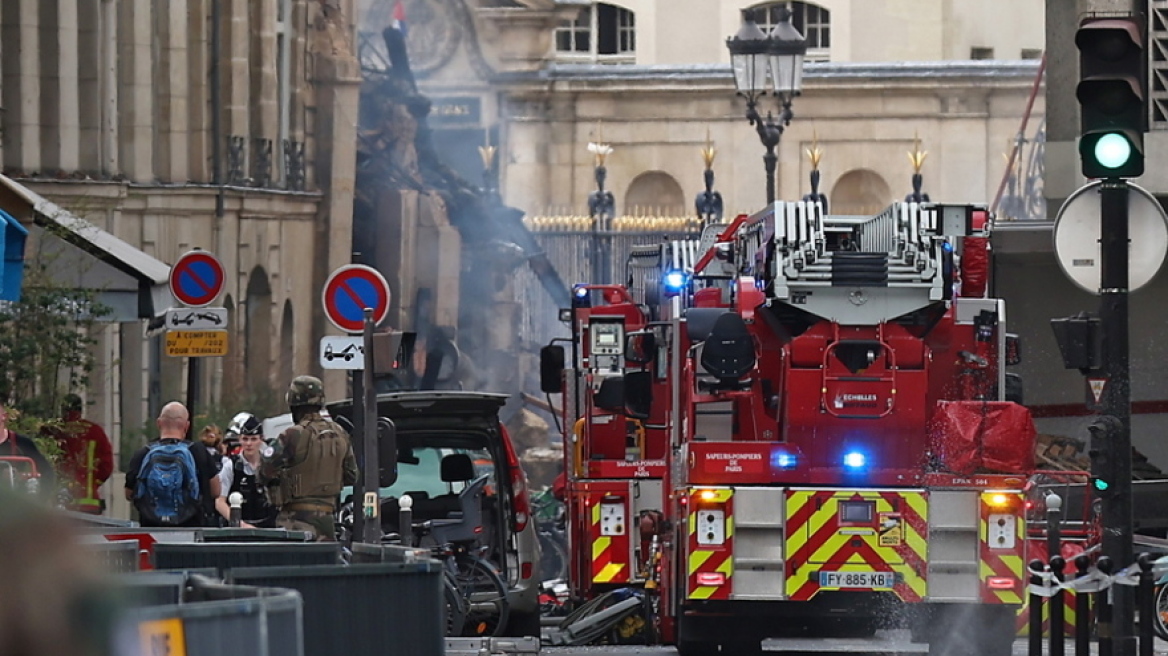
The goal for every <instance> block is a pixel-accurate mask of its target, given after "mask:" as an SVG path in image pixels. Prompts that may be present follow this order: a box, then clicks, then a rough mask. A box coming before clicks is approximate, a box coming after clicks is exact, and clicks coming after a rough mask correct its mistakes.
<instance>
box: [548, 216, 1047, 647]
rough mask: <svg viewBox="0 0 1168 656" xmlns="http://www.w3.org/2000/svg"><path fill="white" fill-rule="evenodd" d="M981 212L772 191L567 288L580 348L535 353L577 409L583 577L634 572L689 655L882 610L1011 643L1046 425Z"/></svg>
mask: <svg viewBox="0 0 1168 656" xmlns="http://www.w3.org/2000/svg"><path fill="white" fill-rule="evenodd" d="M990 227H991V221H990V217H989V215H988V213H987V211H986V209H985V208H984V207H980V206H973V205H942V204H931V203H897V204H895V205H893V206H891V207H889V208H888V209H887V210H885V211H884V212H882V213H880V214H878V215H876V216H833V215H828V214H826V213H824V211H823V209H822V206H821V205H820V204H818V203H813V202H793V203H775V204H773V205H772V206H770V207H768V208H766V209H765V210H763V211H762V212H759V213H757V214H755V215H753V216H745V215H744V216H739V217H738V218H737V219H735V220H734V221H733V222H732V223H730V224H728V225H720V226H710V227H709V228H707V230H706V232H705V234H704V235H703V237H702V239H701V240H700V241H697V242H681V241H679V242H667V243H664V244H661V245H654V246H651V247H645V248H643V249H641V250H639V251H637V252H634V254H633V257H631V258H630V265H629V272H630V284H629V285H626V286H614V285H581V286H578V287H577V288H576V290H575V300H574V307H573V308H572V310H571V312H570V315H571V316H570V317H565V318H570V320H571V324H572V327H573V340H572V346H571V351H572V353H571V358H570V360H569V359H568V358H567V356H565V355H563V351H562V350H560V351H559V353H560V354H561V356H560V358H559V359H560V360H561V362H556V360H557V357H555V351H554V349H552V348H550V347H549V348H548V349H545V358H544V362H543V374H545V375H544V387H545V389H546V390H548V391H552V390H553V388H555V390H556V391H562V392H563V393H564V394H563V397H562V398H563V404H564V407H563V410H564V414H565V416H568V417H573V418H575V421H574V423H573V422H567V425H566V427H565V432H566V435H565V440H564V444H565V450H566V453H565V466H566V473H567V483H566V488H565V498H566V503H567V505H568V517H569V541H570V552H571V554H570V557H571V573H570V578H571V588H572V593H573V596H574V597H575V598H576V599H579V600H585V599H590V598H593V597H595V596H596V595H597V594H599V593H602V592H604V591H607V590H610V589H612V588H614V587H621V586H630V585H643V586H644V587H645V588H646V589H647V592H648V593H650V594H651V595H652V596H653V599H654V603H653V604H652V608H653V610H654V612H653V615H654V617H652V620H653V625H654V628H655V629H656V630H657V631H658V632H659V636H660V638H661V640H662V641H664V642H668V643H675V644H676V645H677V647H678V651H679V652H680V653H681V654H682V656H691V655H700V654H714V653H733V654H751V653H757V652H759V651H760V649H761V647H760V642H761V641H762V640H764V639H766V638H768V637H773V636H781V635H788V634H791V633H793V632H805V631H823V632H826V633H828V634H830V635H841V634H843V633H849V634H857V633H859V634H870V633H872V632H874V631H875V630H876V629H877V628H879V627H889V628H893V627H906V628H910V629H911V630H912V634H913V639H914V640H917V641H920V642H928V643H929V645H930V651H931V652H933V653H946V654H960V653H970V654H979V655H985V656H998V655H1005V654H1008V653H1009V651H1010V647H1011V644H1012V640H1013V636H1014V624H1015V615H1016V613H1017V611H1018V608H1019V606H1020V604H1021V603H1022V602H1023V600H1024V599H1025V578H1024V562H1025V555H1026V554H1025V550H1024V544H1025V538H1026V535H1027V531H1026V525H1025V522H1026V517H1025V515H1026V511H1025V492H1026V489H1027V486H1028V484H1029V482H1030V477H1031V475H1032V474H1033V471H1034V435H1035V431H1034V428H1033V424H1032V422H1031V419H1030V416H1029V413H1028V412H1027V411H1026V410H1025V408H1023V407H1022V406H1021V405H1019V404H1017V403H1014V402H1012V401H1009V400H1007V399H1008V398H1011V397H1014V396H1015V395H1016V394H1018V395H1020V389H1019V388H1016V387H1015V385H1014V381H1013V380H1012V378H1011V377H1010V376H1008V375H1007V373H1006V365H1008V364H1011V363H1012V362H1013V359H1015V358H1016V354H1017V344H1016V340H1014V339H1013V338H1012V337H1011V336H1009V335H1007V333H1006V330H1005V325H1006V324H1005V321H1006V312H1005V307H1004V304H1003V303H1002V302H1001V301H1000V300H997V299H992V298H987V297H986V293H985V292H986V279H987V276H988V271H989V266H988V258H989V253H988V248H987V240H986V238H985V237H986V235H987V234H988V231H989V229H990ZM561 364H563V365H564V366H562V367H561V366H560V365H561ZM561 374H562V376H561ZM559 380H562V381H563V387H562V388H560V387H559Z"/></svg>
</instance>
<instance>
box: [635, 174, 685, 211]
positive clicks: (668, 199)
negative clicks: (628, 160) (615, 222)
mask: <svg viewBox="0 0 1168 656" xmlns="http://www.w3.org/2000/svg"><path fill="white" fill-rule="evenodd" d="M624 200H625V205H624V207H625V209H624V214H625V215H626V216H636V215H644V216H684V215H686V214H688V212H687V211H686V209H685V206H686V202H685V194H684V193H683V192H682V191H681V185H679V184H677V180H674V179H673V176H671V175H669V174H668V173H665V172H664V171H647V172H645V173H642V174H640V175H638V176H637V177H636V178H633V181H632V183H630V184H629V190H628V192H626V193H625V199H624Z"/></svg>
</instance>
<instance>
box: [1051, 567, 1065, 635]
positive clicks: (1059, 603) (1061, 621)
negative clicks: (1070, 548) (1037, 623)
mask: <svg viewBox="0 0 1168 656" xmlns="http://www.w3.org/2000/svg"><path fill="white" fill-rule="evenodd" d="M1066 567H1067V561H1065V560H1063V557H1062V556H1055V557H1054V558H1051V559H1050V572H1051V579H1052V580H1051V583H1052V584H1054V585H1058V584H1059V583H1062V582H1063V570H1064V569H1066ZM1065 594H1066V590H1063V589H1062V588H1058V589H1056V590H1055V591H1054V594H1052V595H1051V596H1050V656H1063V655H1064V654H1065V653H1066V638H1067V636H1066V634H1065V633H1064V631H1066V628H1067V627H1066V615H1065V610H1066V597H1065V596H1063V595H1065Z"/></svg>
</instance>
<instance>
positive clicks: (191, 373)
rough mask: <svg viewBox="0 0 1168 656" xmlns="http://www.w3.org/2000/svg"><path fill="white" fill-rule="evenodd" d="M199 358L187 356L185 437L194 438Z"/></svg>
mask: <svg viewBox="0 0 1168 656" xmlns="http://www.w3.org/2000/svg"><path fill="white" fill-rule="evenodd" d="M199 392H200V390H199V358H187V413H188V416H189V417H190V418H191V421H190V422H189V423H188V424H187V438H188V439H192V440H193V439H194V438H195V404H196V403H198V400H199Z"/></svg>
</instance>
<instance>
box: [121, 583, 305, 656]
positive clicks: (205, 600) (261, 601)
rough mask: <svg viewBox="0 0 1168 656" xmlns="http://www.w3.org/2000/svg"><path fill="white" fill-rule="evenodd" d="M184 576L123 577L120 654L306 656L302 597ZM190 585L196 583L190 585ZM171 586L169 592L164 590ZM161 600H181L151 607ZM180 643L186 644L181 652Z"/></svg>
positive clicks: (287, 591) (138, 655) (130, 655)
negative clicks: (152, 598) (178, 646)
mask: <svg viewBox="0 0 1168 656" xmlns="http://www.w3.org/2000/svg"><path fill="white" fill-rule="evenodd" d="M197 580H198V579H192V578H190V577H187V576H186V575H182V574H165V573H149V574H146V575H131V576H127V577H125V578H124V579H119V582H118V584H116V585H115V587H117V588H119V592H120V594H119V598H121V599H122V600H123V602H124V603H125V606H123V610H122V611H121V612H120V613H119V616H118V630H117V631H115V641H116V644H115V645H113V650H112V653H115V654H118V655H119V656H154V655H155V654H159V653H185V654H186V656H303V655H304V635H303V631H302V628H301V627H302V623H303V614H302V608H303V606H302V602H301V599H300V595H299V593H297V592H296V591H295V590H276V589H267V588H256V587H250V586H227V585H222V584H216V583H210V582H206V581H204V582H203V583H196V582H195V581H197ZM188 583H190V585H188ZM167 587H169V588H170V590H169V591H164V589H165V588H167ZM151 597H154V601H158V600H161V599H168V600H175V599H177V601H171V602H170V603H165V604H151V603H149V602H150V601H151V599H150V598H151ZM176 645H181V646H182V651H181V652H180V651H179V649H178V648H177V646H176Z"/></svg>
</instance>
